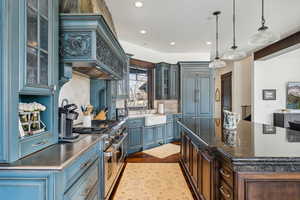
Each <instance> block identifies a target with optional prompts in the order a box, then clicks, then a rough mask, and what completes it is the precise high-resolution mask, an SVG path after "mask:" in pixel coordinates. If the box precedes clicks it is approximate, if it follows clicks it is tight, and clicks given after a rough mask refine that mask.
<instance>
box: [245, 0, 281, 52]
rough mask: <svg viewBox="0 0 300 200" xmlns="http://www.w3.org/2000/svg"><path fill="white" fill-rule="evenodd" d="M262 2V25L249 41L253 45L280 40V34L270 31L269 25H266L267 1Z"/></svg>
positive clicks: (262, 44)
mask: <svg viewBox="0 0 300 200" xmlns="http://www.w3.org/2000/svg"><path fill="white" fill-rule="evenodd" d="M261 2H262V15H261V27H260V28H259V29H258V32H257V33H256V34H254V35H253V36H252V37H251V38H250V40H249V42H248V43H249V45H252V46H264V45H268V44H270V43H273V42H275V41H277V40H279V36H278V35H277V34H275V33H274V32H272V31H270V30H269V27H267V26H266V25H265V24H266V19H265V1H264V0H262V1H261Z"/></svg>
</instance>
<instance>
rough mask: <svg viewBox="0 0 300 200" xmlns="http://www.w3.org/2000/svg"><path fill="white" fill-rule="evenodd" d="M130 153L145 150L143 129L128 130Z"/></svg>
mask: <svg viewBox="0 0 300 200" xmlns="http://www.w3.org/2000/svg"><path fill="white" fill-rule="evenodd" d="M128 134H129V145H128V153H129V154H131V153H135V152H139V151H141V150H142V149H143V127H135V128H128Z"/></svg>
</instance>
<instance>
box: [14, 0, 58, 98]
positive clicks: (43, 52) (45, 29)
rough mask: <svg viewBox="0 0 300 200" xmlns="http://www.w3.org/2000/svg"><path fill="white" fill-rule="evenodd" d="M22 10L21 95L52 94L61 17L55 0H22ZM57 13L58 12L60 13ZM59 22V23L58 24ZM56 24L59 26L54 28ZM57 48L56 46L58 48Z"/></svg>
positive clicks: (54, 86)
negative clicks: (56, 10)
mask: <svg viewBox="0 0 300 200" xmlns="http://www.w3.org/2000/svg"><path fill="white" fill-rule="evenodd" d="M19 2H20V8H21V11H22V12H20V14H21V16H20V25H21V29H22V30H23V31H24V33H25V34H22V35H20V36H21V41H20V42H21V44H23V45H21V46H20V49H21V52H20V54H21V55H20V58H21V59H23V60H22V62H21V63H20V72H21V76H20V78H21V82H20V92H21V93H25V94H26V93H29V94H32V92H35V93H37V94H50V93H51V92H53V91H52V90H55V88H56V85H55V80H54V79H55V77H54V74H55V72H54V70H57V69H55V68H54V67H53V66H55V62H57V58H58V57H57V56H56V57H55V54H57V51H55V52H54V51H53V50H54V48H57V44H56V43H57V41H54V38H55V37H57V36H56V35H54V34H55V33H57V31H56V30H54V29H57V25H58V24H57V16H54V15H53V10H54V9H56V8H54V7H53V6H55V5H54V4H53V1H48V0H27V1H19ZM56 14H57V12H56ZM54 20H56V22H55V21H54ZM54 24H55V25H54ZM55 45H56V47H54V46H55Z"/></svg>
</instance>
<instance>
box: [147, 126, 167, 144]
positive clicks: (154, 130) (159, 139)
mask: <svg viewBox="0 0 300 200" xmlns="http://www.w3.org/2000/svg"><path fill="white" fill-rule="evenodd" d="M165 126H166V125H165V124H161V125H156V126H146V127H145V128H144V132H143V150H145V149H150V148H153V147H156V146H159V145H162V144H164V143H165Z"/></svg>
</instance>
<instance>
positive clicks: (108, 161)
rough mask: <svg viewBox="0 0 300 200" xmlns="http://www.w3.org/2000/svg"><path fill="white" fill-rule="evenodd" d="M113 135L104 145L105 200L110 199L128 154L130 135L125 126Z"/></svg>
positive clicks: (114, 131)
mask: <svg viewBox="0 0 300 200" xmlns="http://www.w3.org/2000/svg"><path fill="white" fill-rule="evenodd" d="M112 132H113V133H111V134H110V135H109V136H108V137H107V138H106V139H104V143H106V149H105V151H104V177H105V180H104V181H105V199H108V198H109V196H110V193H111V192H112V190H113V187H114V185H115V183H116V181H117V179H118V177H119V175H120V173H121V171H122V169H123V166H124V163H125V158H126V154H127V139H128V133H127V129H126V127H125V126H121V127H119V128H117V129H115V130H112Z"/></svg>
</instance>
